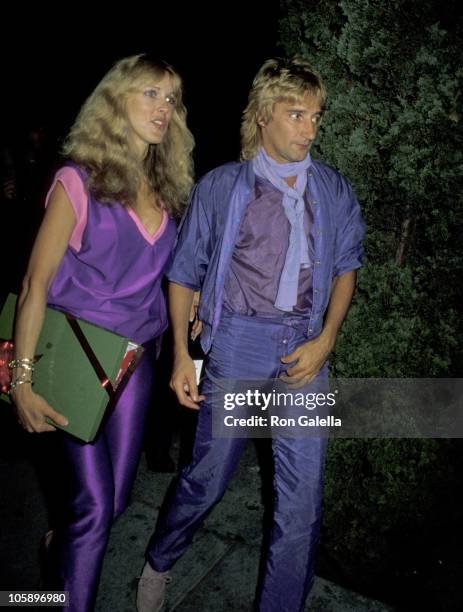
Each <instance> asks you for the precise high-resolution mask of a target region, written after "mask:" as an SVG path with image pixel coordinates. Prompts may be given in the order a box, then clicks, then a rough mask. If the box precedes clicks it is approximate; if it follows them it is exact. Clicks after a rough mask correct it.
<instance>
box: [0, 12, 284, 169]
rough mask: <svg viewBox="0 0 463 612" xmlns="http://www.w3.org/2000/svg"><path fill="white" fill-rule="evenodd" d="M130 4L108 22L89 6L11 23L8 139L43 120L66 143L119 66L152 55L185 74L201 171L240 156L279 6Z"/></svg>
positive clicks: (5, 57) (5, 55) (6, 64)
mask: <svg viewBox="0 0 463 612" xmlns="http://www.w3.org/2000/svg"><path fill="white" fill-rule="evenodd" d="M122 7H123V8H124V10H122V8H121V9H117V10H116V11H115V10H114V9H113V10H111V11H106V9H103V8H101V9H99V11H103V12H102V13H101V15H100V16H99V17H98V18H95V15H94V14H93V12H91V11H88V10H86V11H82V12H81V13H80V14H79V13H78V12H77V11H76V12H77V13H78V14H77V16H76V14H73V13H69V14H67V15H66V16H64V15H63V14H55V15H54V24H52V23H51V21H47V19H46V17H45V16H44V15H29V17H28V20H27V22H26V23H25V24H24V25H21V27H20V26H19V23H20V21H19V18H18V17H16V18H13V17H11V18H10V17H8V18H5V19H4V27H5V29H6V30H8V29H9V27H8V24H9V25H11V29H9V36H8V38H4V39H3V42H2V69H1V71H2V81H3V92H4V93H3V96H2V98H3V103H4V104H5V103H6V109H5V107H4V111H3V117H2V121H1V128H2V132H3V136H4V137H6V138H11V136H12V135H14V134H15V133H18V132H19V131H21V130H23V129H25V128H27V126H28V125H29V124H30V123H31V121H32V122H36V121H39V122H40V121H42V122H44V123H45V124H46V125H47V126H48V127H49V128H50V129H51V130H52V132H53V133H54V134H55V135H56V136H58V137H62V136H63V135H64V134H65V133H66V131H67V129H68V128H69V126H70V124H71V123H72V121H73V119H74V117H75V115H76V113H77V112H78V110H79V108H80V106H81V104H82V102H83V101H84V100H85V98H86V96H87V95H88V94H90V93H91V91H92V90H93V88H94V87H95V85H96V84H97V83H98V81H99V80H100V79H101V77H102V76H103V75H104V74H105V72H106V71H107V70H108V69H109V68H110V66H111V65H112V64H113V63H114V62H115V61H117V60H118V59H120V58H122V57H125V56H128V55H132V54H135V53H142V52H150V53H153V54H154V55H157V56H159V57H162V58H163V59H165V60H166V61H168V62H170V63H171V64H173V66H174V67H175V68H176V69H177V70H178V71H179V72H180V74H181V75H182V77H183V78H184V89H185V104H186V106H187V109H188V123H189V126H190V129H191V130H192V132H193V134H194V136H195V139H196V154H195V159H196V171H197V175H198V176H200V175H201V174H203V173H204V172H205V171H207V170H209V169H210V168H212V167H214V166H216V165H219V164H220V163H223V162H224V161H229V160H230V159H233V158H236V157H237V156H238V153H239V124H240V115H241V111H242V110H243V108H244V105H245V103H246V97H247V91H248V89H249V87H250V84H251V81H252V78H253V76H254V74H255V72H256V71H257V69H258V67H259V66H260V65H261V64H262V62H263V61H264V60H265V59H266V58H267V57H271V56H272V55H274V54H275V53H276V50H277V21H278V14H279V7H278V3H277V2H275V0H270V1H269V2H265V3H253V2H244V1H242V0H240V1H239V2H234V3H233V4H229V5H223V6H216V7H215V8H212V9H210V8H208V9H207V10H206V9H205V8H204V9H203V8H202V6H201V3H195V5H194V8H191V6H190V8H188V7H187V8H186V9H185V8H183V6H182V7H180V5H179V6H172V8H167V9H166V8H163V9H159V8H158V7H157V6H154V5H153V6H150V5H148V4H146V5H144V6H143V8H140V6H138V5H137V6H136V7H134V8H135V11H130V10H127V6H125V5H122ZM126 13H127V14H126ZM134 13H136V14H134ZM50 19H51V17H50Z"/></svg>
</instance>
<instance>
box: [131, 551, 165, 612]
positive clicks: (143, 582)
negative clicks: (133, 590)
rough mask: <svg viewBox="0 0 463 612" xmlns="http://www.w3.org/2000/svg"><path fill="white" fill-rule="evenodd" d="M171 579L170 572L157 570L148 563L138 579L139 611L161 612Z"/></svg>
mask: <svg viewBox="0 0 463 612" xmlns="http://www.w3.org/2000/svg"><path fill="white" fill-rule="evenodd" d="M171 580H172V578H171V576H170V573H169V572H156V571H155V570H154V569H153V568H152V567H151V565H150V564H149V563H146V564H145V567H144V568H143V572H142V574H141V576H140V580H139V581H138V590H137V610H138V612H159V610H160V609H161V608H162V606H163V604H164V598H165V594H166V584H169V582H170V581H171Z"/></svg>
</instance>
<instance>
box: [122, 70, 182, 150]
mask: <svg viewBox="0 0 463 612" xmlns="http://www.w3.org/2000/svg"><path fill="white" fill-rule="evenodd" d="M176 103H177V101H176V99H175V95H174V91H173V79H172V76H171V75H170V74H168V73H165V74H164V76H163V77H162V78H161V79H160V80H156V79H155V78H154V77H147V78H146V80H142V81H140V84H139V85H137V88H136V91H133V92H131V93H129V95H128V97H127V106H126V111H127V123H128V126H129V142H130V144H131V146H133V147H134V149H135V151H137V153H139V154H140V156H141V158H144V157H145V155H146V153H147V150H148V147H149V145H152V144H159V143H160V142H162V140H163V138H164V136H165V134H166V131H167V127H168V125H169V121H170V120H171V118H172V113H173V112H174V109H175V106H176Z"/></svg>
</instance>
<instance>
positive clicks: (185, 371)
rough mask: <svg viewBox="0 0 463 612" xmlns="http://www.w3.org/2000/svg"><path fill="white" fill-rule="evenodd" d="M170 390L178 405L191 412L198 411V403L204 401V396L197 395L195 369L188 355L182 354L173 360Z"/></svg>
mask: <svg viewBox="0 0 463 612" xmlns="http://www.w3.org/2000/svg"><path fill="white" fill-rule="evenodd" d="M170 388H171V389H172V390H173V391H175V394H176V395H177V399H178V401H179V403H180V404H181V405H182V406H186V407H187V408H191V409H192V410H199V402H201V401H202V400H204V399H206V398H205V396H204V395H199V393H198V385H197V384H196V368H195V364H194V362H193V359H191V357H190V356H189V355H187V354H184V355H182V356H181V357H178V358H177V357H176V358H175V360H174V368H173V371H172V378H171V379H170Z"/></svg>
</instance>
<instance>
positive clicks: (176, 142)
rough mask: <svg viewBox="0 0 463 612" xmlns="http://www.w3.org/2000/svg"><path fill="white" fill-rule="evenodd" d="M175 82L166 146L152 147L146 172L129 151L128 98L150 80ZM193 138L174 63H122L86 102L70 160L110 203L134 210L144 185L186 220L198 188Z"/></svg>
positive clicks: (135, 59)
mask: <svg viewBox="0 0 463 612" xmlns="http://www.w3.org/2000/svg"><path fill="white" fill-rule="evenodd" d="M165 74H169V75H171V77H172V81H173V86H174V94H175V100H176V104H175V108H174V112H173V114H172V118H171V120H170V122H169V125H168V128H167V132H166V134H165V136H164V139H163V140H162V142H161V143H159V144H156V145H150V146H149V148H148V153H147V155H146V157H145V159H144V161H143V167H142V168H140V162H139V160H137V158H136V156H135V154H134V152H133V151H132V149H131V148H130V147H129V138H128V134H129V132H128V123H127V113H126V102H127V96H128V94H129V92H130V91H132V90H133V88H134V86H136V85H137V84H138V83H140V82H141V81H143V80H146V79H147V78H154V79H155V80H156V81H159V80H161V79H162V78H163V76H164V75H165ZM193 147H194V139H193V135H192V134H191V132H190V131H189V129H188V128H187V125H186V109H185V107H184V105H183V103H182V81H181V79H180V76H179V75H178V74H177V73H176V72H175V70H174V69H173V68H172V66H170V65H169V64H167V63H165V62H163V61H162V60H153V59H151V58H149V57H148V56H147V55H143V54H142V55H133V56H131V57H127V58H124V59H121V60H120V61H118V62H117V63H116V64H115V65H114V66H113V67H112V68H111V69H110V70H109V72H107V73H106V75H105V76H104V77H103V79H102V80H101V81H100V83H99V84H98V85H97V86H96V88H95V90H94V91H93V93H92V94H91V95H90V96H89V97H88V98H87V100H86V101H85V102H84V104H83V106H82V108H81V110H80V112H79V114H78V116H77V119H76V120H75V122H74V125H73V126H72V128H71V130H70V132H69V135H68V137H67V138H66V140H65V142H64V145H63V153H64V155H65V156H66V157H68V158H69V159H71V160H72V161H74V162H75V163H76V164H78V165H79V166H82V167H83V168H85V169H86V170H87V172H88V173H89V178H88V188H89V189H90V190H91V191H92V192H93V193H94V194H95V196H96V198H97V199H98V200H99V201H101V202H104V203H108V204H109V203H114V202H119V203H121V204H123V205H124V206H129V205H130V204H131V203H133V202H134V201H135V200H136V198H137V192H138V189H139V187H140V185H141V183H142V182H143V181H147V182H148V185H149V186H150V187H151V188H152V189H153V190H154V191H155V193H156V194H157V195H158V196H159V198H160V199H161V200H162V201H163V203H164V205H165V206H166V209H167V212H168V213H169V214H170V215H171V216H177V217H178V216H180V215H181V213H182V212H183V209H184V206H185V204H186V202H187V200H188V196H189V193H190V190H191V187H192V185H193V159H192V151H193Z"/></svg>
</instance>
